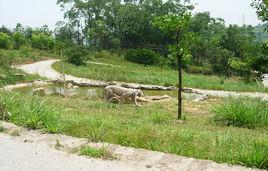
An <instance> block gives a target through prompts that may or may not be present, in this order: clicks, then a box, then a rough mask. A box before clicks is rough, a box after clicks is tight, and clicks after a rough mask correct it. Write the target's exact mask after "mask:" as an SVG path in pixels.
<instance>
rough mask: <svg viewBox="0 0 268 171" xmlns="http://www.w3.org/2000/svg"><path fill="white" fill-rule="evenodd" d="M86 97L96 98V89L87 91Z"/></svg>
mask: <svg viewBox="0 0 268 171" xmlns="http://www.w3.org/2000/svg"><path fill="white" fill-rule="evenodd" d="M86 95H87V96H88V97H96V96H98V92H97V90H96V89H90V90H87V93H86Z"/></svg>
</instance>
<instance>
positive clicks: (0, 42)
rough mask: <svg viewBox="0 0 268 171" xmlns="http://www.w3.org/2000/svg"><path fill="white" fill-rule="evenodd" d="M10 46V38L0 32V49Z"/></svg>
mask: <svg viewBox="0 0 268 171" xmlns="http://www.w3.org/2000/svg"><path fill="white" fill-rule="evenodd" d="M10 45H11V37H10V36H9V35H8V34H6V33H2V32H0V49H8V48H9V47H10Z"/></svg>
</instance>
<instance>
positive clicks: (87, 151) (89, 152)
mask: <svg viewBox="0 0 268 171" xmlns="http://www.w3.org/2000/svg"><path fill="white" fill-rule="evenodd" d="M80 154H81V155H85V156H90V157H95V158H102V159H104V160H112V159H115V156H114V155H113V154H112V153H111V152H110V150H109V149H108V148H105V147H101V148H99V149H97V148H92V147H89V146H88V147H83V148H82V149H81V151H80Z"/></svg>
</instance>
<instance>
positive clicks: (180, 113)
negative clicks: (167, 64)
mask: <svg viewBox="0 0 268 171" xmlns="http://www.w3.org/2000/svg"><path fill="white" fill-rule="evenodd" d="M177 58H178V59H177V60H178V77H179V84H178V120H180V119H181V118H182V55H178V56H177Z"/></svg>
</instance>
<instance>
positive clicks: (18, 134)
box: [9, 130, 20, 137]
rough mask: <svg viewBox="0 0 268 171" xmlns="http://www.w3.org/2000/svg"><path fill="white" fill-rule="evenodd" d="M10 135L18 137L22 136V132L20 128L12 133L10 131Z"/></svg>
mask: <svg viewBox="0 0 268 171" xmlns="http://www.w3.org/2000/svg"><path fill="white" fill-rule="evenodd" d="M9 135H10V136H13V137H18V136H20V132H19V131H18V130H14V131H12V132H11V133H9Z"/></svg>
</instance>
